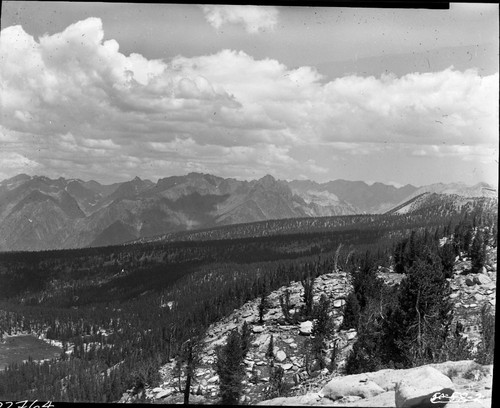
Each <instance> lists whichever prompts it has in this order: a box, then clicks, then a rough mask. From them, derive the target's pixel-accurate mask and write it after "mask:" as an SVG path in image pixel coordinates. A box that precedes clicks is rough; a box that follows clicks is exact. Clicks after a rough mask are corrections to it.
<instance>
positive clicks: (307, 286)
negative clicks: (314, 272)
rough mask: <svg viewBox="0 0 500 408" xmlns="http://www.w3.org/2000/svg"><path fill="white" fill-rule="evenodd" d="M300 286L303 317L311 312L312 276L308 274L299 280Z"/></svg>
mask: <svg viewBox="0 0 500 408" xmlns="http://www.w3.org/2000/svg"><path fill="white" fill-rule="evenodd" d="M300 282H301V283H302V287H303V288H304V294H303V298H304V317H306V318H308V317H310V316H311V315H312V312H313V289H314V278H313V277H312V276H311V275H310V274H309V275H308V276H306V277H305V278H304V279H302V280H301V281H300Z"/></svg>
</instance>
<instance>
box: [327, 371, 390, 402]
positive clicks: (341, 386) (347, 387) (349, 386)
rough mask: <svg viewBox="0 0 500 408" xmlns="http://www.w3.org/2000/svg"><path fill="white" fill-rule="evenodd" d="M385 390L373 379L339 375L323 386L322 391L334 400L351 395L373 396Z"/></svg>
mask: <svg viewBox="0 0 500 408" xmlns="http://www.w3.org/2000/svg"><path fill="white" fill-rule="evenodd" d="M383 392H385V390H384V389H383V388H382V387H380V386H379V385H378V384H376V383H374V382H373V381H369V380H367V379H366V378H365V379H364V381H363V380H362V381H360V378H358V376H346V377H338V378H334V379H333V380H331V381H330V382H329V383H328V384H326V385H325V386H324V387H323V390H322V391H321V393H322V394H323V395H324V396H325V397H327V398H329V399H331V400H333V401H336V400H338V399H341V398H344V397H347V396H349V395H351V396H359V397H361V398H371V397H374V396H376V395H378V394H382V393H383Z"/></svg>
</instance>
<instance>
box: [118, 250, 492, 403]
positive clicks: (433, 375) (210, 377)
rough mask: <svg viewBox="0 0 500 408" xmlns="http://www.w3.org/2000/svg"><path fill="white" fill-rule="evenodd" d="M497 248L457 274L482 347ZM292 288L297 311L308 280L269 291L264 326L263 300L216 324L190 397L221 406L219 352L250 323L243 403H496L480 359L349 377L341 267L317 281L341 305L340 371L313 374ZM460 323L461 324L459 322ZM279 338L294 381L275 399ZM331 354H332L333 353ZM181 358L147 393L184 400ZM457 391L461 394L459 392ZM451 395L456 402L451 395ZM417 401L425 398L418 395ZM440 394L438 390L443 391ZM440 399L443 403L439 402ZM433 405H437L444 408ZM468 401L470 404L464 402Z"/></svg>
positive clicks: (460, 316)
mask: <svg viewBox="0 0 500 408" xmlns="http://www.w3.org/2000/svg"><path fill="white" fill-rule="evenodd" d="M496 258H497V255H496V248H489V249H488V263H487V265H486V266H485V267H484V268H483V270H482V271H480V273H474V274H473V273H471V271H470V267H471V265H470V260H469V259H467V258H465V257H457V259H456V262H455V267H454V275H453V277H452V278H451V279H450V286H451V288H452V293H451V295H450V298H451V299H452V300H453V302H454V306H455V317H456V321H457V320H459V321H460V322H461V324H462V325H463V327H464V330H465V336H466V337H468V338H469V340H472V341H473V342H474V343H476V344H477V342H478V341H479V338H480V334H479V322H478V318H479V315H480V313H479V311H480V309H481V307H482V306H483V305H485V304H489V305H490V306H492V307H493V308H494V306H495V299H496V269H497V266H496ZM379 276H380V277H381V278H382V279H383V280H384V281H385V282H386V284H388V285H397V284H399V282H400V281H401V279H402V278H403V275H400V274H396V273H394V272H393V271H392V269H390V268H379ZM285 290H288V291H289V292H290V304H291V306H292V308H291V309H290V314H293V313H294V312H295V311H296V310H298V309H299V308H300V307H301V306H302V305H303V300H302V293H303V288H302V285H301V283H300V282H292V283H291V284H290V285H289V286H287V287H282V288H280V289H278V290H276V291H274V292H272V293H271V294H270V295H269V296H268V301H269V309H268V311H267V312H266V314H265V315H264V319H263V323H262V324H259V316H258V304H259V299H255V300H253V301H250V302H247V303H246V304H245V305H243V306H242V307H241V308H240V309H237V310H235V311H234V312H233V313H232V314H231V315H229V316H228V317H226V318H225V319H223V320H221V321H219V322H217V323H216V324H213V325H212V326H210V328H209V329H208V330H207V333H206V336H205V338H204V339H203V343H204V346H203V353H202V359H201V365H200V366H199V368H198V369H197V370H196V376H195V378H194V382H193V386H192V392H193V395H192V396H191V399H190V402H191V403H198V404H213V403H217V402H218V391H219V386H218V381H219V379H218V376H217V375H216V373H215V370H214V367H213V363H214V362H215V350H216V348H217V346H219V345H223V344H225V342H226V339H227V335H228V334H229V332H230V331H231V330H233V329H234V328H237V327H238V328H239V327H241V325H242V324H243V322H244V321H246V322H247V323H248V324H249V325H250V327H251V328H252V331H253V343H252V347H251V349H250V351H249V352H248V354H247V357H246V359H245V365H246V372H247V378H246V380H244V381H243V385H244V392H243V397H242V399H241V403H244V404H263V405H332V406H366V407H403V406H404V407H406V406H414V403H415V401H417V402H418V398H424V397H426V398H427V402H428V403H429V399H430V397H431V396H433V395H434V394H436V393H438V394H442V395H441V400H442V401H444V400H446V401H447V402H448V404H447V405H446V406H447V407H461V406H465V407H471V408H475V407H489V406H491V389H492V366H480V365H478V364H476V363H475V362H473V361H458V362H451V361H449V362H445V363H441V364H431V365H427V366H422V367H416V368H411V369H405V370H391V369H386V370H380V371H378V372H373V373H364V374H357V375H349V376H343V375H342V369H343V367H344V364H345V359H346V357H347V355H348V354H349V352H350V351H351V349H352V346H353V344H354V342H355V341H356V337H357V333H356V331H354V330H348V331H345V330H339V327H340V325H341V323H342V319H343V306H344V304H345V298H346V296H347V294H348V293H349V291H350V290H351V284H350V276H349V274H347V273H345V272H342V271H336V272H332V273H330V274H325V275H322V276H319V277H317V278H316V279H315V284H314V300H315V302H317V301H318V300H319V297H320V296H321V295H322V294H323V293H325V294H327V295H328V296H329V297H330V301H331V304H332V305H333V310H332V317H333V320H334V322H335V329H336V336H335V337H336V338H335V339H334V340H332V341H331V342H330V344H329V345H328V347H329V349H331V348H333V347H334V345H335V346H336V347H337V350H338V354H337V356H338V357H337V361H338V363H337V367H336V370H334V371H333V372H329V371H328V370H327V369H325V370H323V371H322V372H317V373H315V376H314V377H311V376H309V375H308V374H307V372H306V370H305V368H304V366H305V364H304V357H303V351H302V345H303V343H304V341H305V340H306V339H307V338H308V337H309V336H310V334H311V329H312V322H311V321H306V322H302V323H300V324H297V325H290V324H287V323H286V322H285V321H284V319H283V313H282V310H281V307H280V303H279V296H280V295H281V294H283V293H284V292H285ZM456 321H455V322H456ZM271 336H272V338H273V344H274V350H273V351H274V356H275V366H276V365H280V366H281V367H282V368H283V369H284V372H285V381H286V382H287V383H290V384H294V385H293V387H292V388H291V389H290V390H289V392H288V395H289V396H288V397H281V398H274V399H268V400H267V401H266V396H267V395H268V393H267V392H268V389H269V380H270V374H271V369H270V367H269V362H268V359H267V358H266V356H265V355H266V352H267V351H268V348H269V342H270V340H271ZM327 355H329V353H327ZM174 365H175V362H172V363H169V364H166V365H165V366H163V368H162V370H161V375H162V379H163V383H162V384H161V386H159V387H156V388H153V389H147V390H146V391H145V394H144V397H146V398H147V399H148V400H150V401H152V402H157V403H181V402H182V400H183V397H182V393H181V391H180V389H179V385H178V379H177V378H175V376H174V374H173V373H174ZM452 395H453V396H452ZM450 396H451V399H450ZM416 398H417V400H415V399H416ZM436 398H437V394H436ZM133 399H134V398H133V396H132V395H131V394H130V393H125V394H124V395H123V397H122V399H121V402H131V401H132V400H133ZM436 401H437V402H436ZM436 401H435V402H436V403H432V404H431V405H429V406H433V407H435V406H439V405H441V406H443V404H438V402H439V401H438V400H436ZM464 404H465V405H464Z"/></svg>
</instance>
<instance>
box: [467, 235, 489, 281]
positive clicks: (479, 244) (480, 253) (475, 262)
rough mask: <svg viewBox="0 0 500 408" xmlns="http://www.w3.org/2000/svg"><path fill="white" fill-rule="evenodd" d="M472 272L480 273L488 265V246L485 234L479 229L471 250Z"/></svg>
mask: <svg viewBox="0 0 500 408" xmlns="http://www.w3.org/2000/svg"><path fill="white" fill-rule="evenodd" d="M470 257H471V266H472V272H479V271H480V270H481V268H482V267H483V266H484V264H485V263H486V245H485V241H484V235H483V232H482V231H481V230H480V229H478V230H477V232H476V236H475V237H474V240H473V241H472V245H471V249H470Z"/></svg>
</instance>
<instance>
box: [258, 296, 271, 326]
mask: <svg viewBox="0 0 500 408" xmlns="http://www.w3.org/2000/svg"><path fill="white" fill-rule="evenodd" d="M258 308H259V324H263V323H264V314H265V313H266V312H267V310H268V309H269V304H268V301H267V298H266V295H265V294H264V293H263V294H262V295H261V297H260V302H259V306H258Z"/></svg>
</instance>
